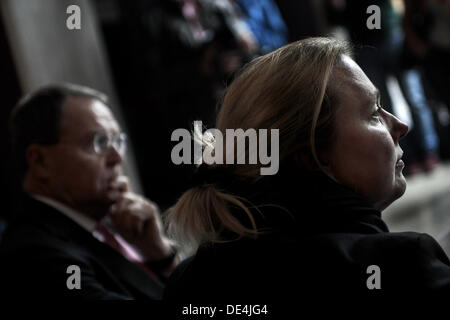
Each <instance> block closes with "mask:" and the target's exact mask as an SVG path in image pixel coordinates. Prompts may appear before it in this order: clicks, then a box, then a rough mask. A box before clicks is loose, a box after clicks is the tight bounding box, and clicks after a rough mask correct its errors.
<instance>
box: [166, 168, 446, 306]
mask: <svg viewBox="0 0 450 320" xmlns="http://www.w3.org/2000/svg"><path fill="white" fill-rule="evenodd" d="M280 172H281V170H280ZM225 179H226V178H225ZM262 181H263V180H261V182H260V183H253V184H252V183H242V185H239V183H238V182H231V183H230V184H228V185H227V183H226V182H225V183H223V184H222V187H223V188H224V189H225V188H226V189H228V190H230V191H232V192H233V193H234V194H237V195H240V196H244V197H245V198H246V199H249V200H250V201H251V203H252V204H254V205H261V206H260V207H259V210H260V212H261V213H259V212H257V211H256V210H253V216H254V217H255V220H256V222H257V224H258V225H259V227H260V228H261V227H262V228H265V227H269V228H270V230H271V231H270V232H269V233H267V234H263V235H261V236H260V237H259V238H258V239H256V240H253V239H249V238H241V239H238V240H233V235H232V234H227V233H225V232H223V233H222V234H221V236H222V239H225V240H227V239H228V240H232V241H229V242H225V243H205V244H203V245H202V246H201V247H200V248H199V250H198V251H197V253H196V255H195V256H193V257H192V258H190V259H188V260H186V261H184V262H183V263H182V264H181V265H179V266H178V268H177V269H176V270H175V272H174V273H173V274H172V276H171V279H170V280H169V283H168V285H167V288H166V293H165V297H166V298H167V299H169V300H178V301H184V302H188V301H189V302H190V301H203V302H205V301H211V302H221V303H239V304H244V303H250V302H253V303H259V304H261V303H268V302H279V301H291V300H293V299H294V300H295V301H296V303H294V304H290V305H291V307H296V306H297V307H299V306H300V305H305V302H306V301H308V300H313V301H329V300H330V299H347V301H351V300H349V297H350V296H352V297H369V298H371V297H383V296H392V294H398V293H401V294H400V295H397V296H402V295H405V294H423V293H424V292H427V293H430V292H434V293H438V294H439V295H441V296H442V297H448V296H450V261H449V259H448V258H447V256H446V254H445V253H444V251H443V250H442V248H441V247H440V246H439V244H438V243H437V242H436V241H435V240H434V239H433V238H432V237H430V236H428V235H426V234H419V233H414V232H403V233H391V232H389V230H388V228H387V226H386V224H385V223H384V222H383V221H382V219H381V213H380V212H379V211H377V210H375V209H374V208H373V207H372V206H371V205H370V203H369V202H368V201H367V200H366V199H364V198H363V197H361V196H359V195H357V194H356V193H354V192H353V191H351V190H350V189H348V188H346V187H344V186H342V185H339V184H337V183H335V182H334V181H332V180H331V179H329V178H328V177H326V176H324V175H321V174H308V173H298V174H296V173H294V172H287V173H286V172H284V173H283V172H281V173H280V175H279V177H272V178H266V183H263V182H262ZM263 204H264V205H265V206H262V205H263ZM287 212H289V214H288V213H287ZM233 214H234V216H235V217H237V218H238V219H240V220H241V222H242V223H244V224H246V225H247V226H249V223H248V218H245V215H243V214H242V212H240V211H238V210H234V211H233ZM234 238H235V239H236V237H234ZM372 265H375V266H378V267H379V269H380V272H379V275H380V277H379V280H380V282H379V283H380V285H381V288H380V289H376V288H375V289H371V288H372V287H371V285H372V284H374V283H376V282H375V281H374V280H375V278H371V276H375V274H374V271H373V270H371V269H370V268H369V267H370V266H372ZM368 268H369V269H368ZM368 282H369V286H368V285H367V283H368ZM300 297H301V299H300ZM328 298H330V299H328Z"/></svg>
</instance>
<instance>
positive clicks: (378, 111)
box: [372, 106, 381, 121]
mask: <svg viewBox="0 0 450 320" xmlns="http://www.w3.org/2000/svg"><path fill="white" fill-rule="evenodd" d="M372 117H373V118H376V119H378V120H380V121H381V107H380V106H377V109H376V110H375V112H374V113H373V114H372Z"/></svg>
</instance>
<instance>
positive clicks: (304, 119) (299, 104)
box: [166, 38, 350, 252]
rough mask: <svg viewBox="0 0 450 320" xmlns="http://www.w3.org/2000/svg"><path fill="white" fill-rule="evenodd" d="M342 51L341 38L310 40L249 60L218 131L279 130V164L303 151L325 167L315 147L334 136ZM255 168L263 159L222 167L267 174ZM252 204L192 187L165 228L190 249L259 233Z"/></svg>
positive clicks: (252, 175)
mask: <svg viewBox="0 0 450 320" xmlns="http://www.w3.org/2000/svg"><path fill="white" fill-rule="evenodd" d="M344 54H350V50H349V48H348V45H347V44H346V43H343V42H341V41H338V40H334V39H329V38H309V39H305V40H301V41H297V42H294V43H291V44H289V45H286V46H284V47H282V48H280V49H278V50H276V51H273V52H271V53H269V54H266V55H264V56H261V57H258V58H256V59H254V60H253V61H252V62H250V63H249V64H248V65H247V66H246V67H244V68H243V70H242V71H241V72H240V74H239V75H238V76H237V77H236V78H235V80H234V81H233V82H232V84H231V85H230V86H229V88H228V89H227V92H226V94H225V96H224V100H223V103H222V106H221V108H220V111H219V113H218V116H217V119H216V127H217V129H218V130H220V131H221V132H225V129H238V128H240V129H243V130H247V129H250V128H253V129H256V130H258V129H269V130H268V131H269V132H270V129H279V141H280V145H279V147H280V149H279V161H280V164H283V162H286V161H288V159H291V160H292V159H295V157H296V156H298V155H299V154H300V153H301V154H302V156H307V157H309V158H310V159H311V160H312V162H313V163H315V164H316V166H317V167H318V168H322V165H321V162H320V152H321V151H322V150H324V149H325V148H326V146H327V145H329V144H330V143H331V142H332V141H331V140H332V136H333V125H332V124H333V123H332V120H333V117H334V112H335V110H336V108H337V101H336V95H335V94H334V92H333V91H334V90H333V86H329V85H328V82H329V79H330V76H331V73H332V71H333V68H334V66H335V65H336V64H337V63H338V61H339V59H340V57H341V56H342V55H344ZM201 143H203V144H206V145H209V146H211V145H213V144H214V140H213V137H203V140H202V141H201ZM223 145H224V146H225V145H226V143H224V144H223ZM226 152H233V154H234V157H237V155H236V152H235V150H224V153H223V154H226ZM246 152H247V153H248V152H249V150H248V148H246ZM246 156H248V154H247V155H246ZM234 163H236V161H235V162H234ZM219 165H220V164H214V166H219ZM260 168H261V164H260V163H258V164H239V165H227V172H229V174H230V175H232V176H233V178H235V179H246V180H249V179H250V180H253V181H256V180H258V179H264V176H261V175H260ZM233 207H238V208H241V209H242V210H243V212H245V213H246V215H247V216H248V221H249V225H244V224H243V223H242V222H241V221H240V220H239V219H237V218H236V217H235V216H234V215H233V214H232V213H231V211H230V210H231V208H233ZM249 208H251V205H250V204H249V203H248V202H247V201H246V200H245V199H242V198H239V197H237V196H235V195H232V194H229V193H227V192H226V191H224V190H221V189H220V188H219V187H218V186H217V185H215V184H206V185H202V186H198V187H194V188H191V189H189V190H187V191H186V192H185V193H184V194H183V195H182V196H181V198H180V199H179V200H178V201H177V203H176V204H175V205H174V206H173V207H172V208H171V209H170V210H169V212H168V214H167V216H166V225H167V229H168V233H169V235H170V236H171V237H172V238H174V239H175V240H176V241H177V242H178V243H179V244H180V245H181V246H182V247H184V249H185V250H187V251H189V252H192V251H193V250H195V249H196V248H197V247H198V245H199V244H201V243H204V242H208V241H212V242H220V241H224V240H229V239H222V237H221V234H222V232H223V231H224V230H227V231H231V232H232V233H233V234H236V236H237V238H239V237H243V236H247V237H257V236H258V234H259V231H258V229H257V226H256V223H255V220H254V218H253V216H252V214H251V213H250V210H249ZM228 234H229V233H228Z"/></svg>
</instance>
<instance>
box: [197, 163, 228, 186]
mask: <svg viewBox="0 0 450 320" xmlns="http://www.w3.org/2000/svg"><path fill="white" fill-rule="evenodd" d="M230 177H231V175H230V173H229V172H228V170H227V169H226V168H225V166H210V165H207V164H201V165H200V166H199V167H197V169H196V170H195V172H194V175H193V176H192V183H191V188H195V187H201V186H205V185H208V184H214V185H219V186H221V187H224V186H226V185H228V184H229V182H230Z"/></svg>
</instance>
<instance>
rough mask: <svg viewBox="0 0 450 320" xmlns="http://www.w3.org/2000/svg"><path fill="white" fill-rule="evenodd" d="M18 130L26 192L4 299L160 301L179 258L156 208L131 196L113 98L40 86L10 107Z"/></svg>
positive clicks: (5, 245) (1, 250) (2, 259)
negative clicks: (111, 106) (124, 171)
mask: <svg viewBox="0 0 450 320" xmlns="http://www.w3.org/2000/svg"><path fill="white" fill-rule="evenodd" d="M11 133H12V142H13V152H14V155H15V159H16V165H17V166H18V173H20V179H21V183H22V188H23V195H22V196H21V201H20V208H18V210H17V211H16V212H14V215H13V219H12V221H11V222H10V223H9V225H8V228H7V230H6V232H5V235H4V238H3V241H2V243H1V247H0V277H1V278H2V279H0V283H1V289H0V290H1V291H2V294H3V295H5V296H6V297H20V298H23V297H33V298H34V299H47V298H53V299H61V298H82V299H90V300H97V299H160V298H161V296H162V290H163V288H164V281H165V279H166V278H167V277H168V276H169V274H170V272H171V271H172V270H173V269H174V268H175V266H176V264H177V263H178V260H179V258H178V256H177V254H176V250H175V248H174V246H173V245H172V243H171V241H170V240H169V239H168V238H167V237H166V236H165V235H164V232H163V227H162V223H161V218H160V215H159V212H158V208H157V206H156V205H155V204H153V203H151V202H149V201H148V200H146V199H145V198H143V197H142V196H139V195H137V194H135V193H133V192H132V191H131V190H130V187H129V184H128V180H127V177H126V176H125V175H124V173H123V168H122V161H123V157H124V153H125V147H126V135H125V134H124V133H123V132H122V131H121V129H120V126H119V124H118V123H117V121H116V119H115V118H114V116H113V114H112V113H111V110H110V109H109V108H108V106H107V99H106V97H105V96H104V95H103V94H101V93H100V92H97V91H95V90H93V89H90V88H86V87H82V86H77V85H66V84H64V85H56V86H49V87H45V88H42V89H40V90H37V91H36V92H34V93H32V94H30V95H28V96H26V97H25V98H24V99H22V100H21V101H20V102H19V104H18V105H17V106H16V107H15V108H14V109H13V112H12V116H11Z"/></svg>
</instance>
